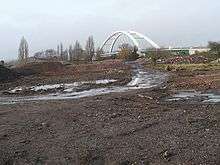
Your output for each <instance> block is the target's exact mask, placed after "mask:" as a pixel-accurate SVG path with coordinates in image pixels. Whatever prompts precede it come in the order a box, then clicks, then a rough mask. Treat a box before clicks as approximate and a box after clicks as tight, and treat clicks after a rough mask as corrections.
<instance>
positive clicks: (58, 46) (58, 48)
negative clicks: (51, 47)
mask: <svg viewBox="0 0 220 165" xmlns="http://www.w3.org/2000/svg"><path fill="white" fill-rule="evenodd" d="M57 55H58V56H59V55H60V45H57Z"/></svg>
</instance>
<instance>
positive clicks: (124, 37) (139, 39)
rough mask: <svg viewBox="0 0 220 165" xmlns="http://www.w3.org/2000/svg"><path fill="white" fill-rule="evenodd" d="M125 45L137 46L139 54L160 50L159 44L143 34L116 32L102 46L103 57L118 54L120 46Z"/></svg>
mask: <svg viewBox="0 0 220 165" xmlns="http://www.w3.org/2000/svg"><path fill="white" fill-rule="evenodd" d="M123 44H129V45H131V46H135V47H136V48H137V49H138V53H139V54H141V53H143V52H146V51H147V50H148V49H152V48H154V49H160V47H159V46H158V44H156V43H155V42H154V41H152V40H151V39H150V38H148V37H147V36H145V35H143V34H141V33H138V32H135V31H116V32H114V33H113V34H112V35H110V36H109V37H108V38H107V39H106V40H105V42H104V43H103V44H102V46H101V50H102V51H103V56H111V55H114V54H117V53H118V51H119V48H120V46H121V45H123Z"/></svg>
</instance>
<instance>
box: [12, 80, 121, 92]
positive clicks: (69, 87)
mask: <svg viewBox="0 0 220 165" xmlns="http://www.w3.org/2000/svg"><path fill="white" fill-rule="evenodd" d="M116 81H117V80H108V79H104V80H96V81H81V82H74V83H69V84H53V85H37V86H31V87H16V88H14V89H12V90H9V91H8V93H9V94H16V93H18V92H21V91H24V90H26V91H28V90H31V91H35V92H38V91H48V90H51V89H63V91H64V92H69V91H72V90H73V89H74V88H76V87H80V86H82V85H89V84H96V85H101V84H109V83H113V82H116Z"/></svg>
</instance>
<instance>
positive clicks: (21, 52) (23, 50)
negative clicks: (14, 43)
mask: <svg viewBox="0 0 220 165" xmlns="http://www.w3.org/2000/svg"><path fill="white" fill-rule="evenodd" d="M28 56H29V49H28V43H27V41H26V39H25V38H24V37H22V39H21V42H20V45H19V49H18V60H19V62H20V63H26V62H27V58H28Z"/></svg>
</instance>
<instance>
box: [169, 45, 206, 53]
mask: <svg viewBox="0 0 220 165" xmlns="http://www.w3.org/2000/svg"><path fill="white" fill-rule="evenodd" d="M165 50H169V51H170V52H171V53H173V54H175V55H193V54H196V53H197V52H198V53H202V52H208V51H210V48H207V47H190V48H171V47H169V48H168V49H165Z"/></svg>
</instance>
